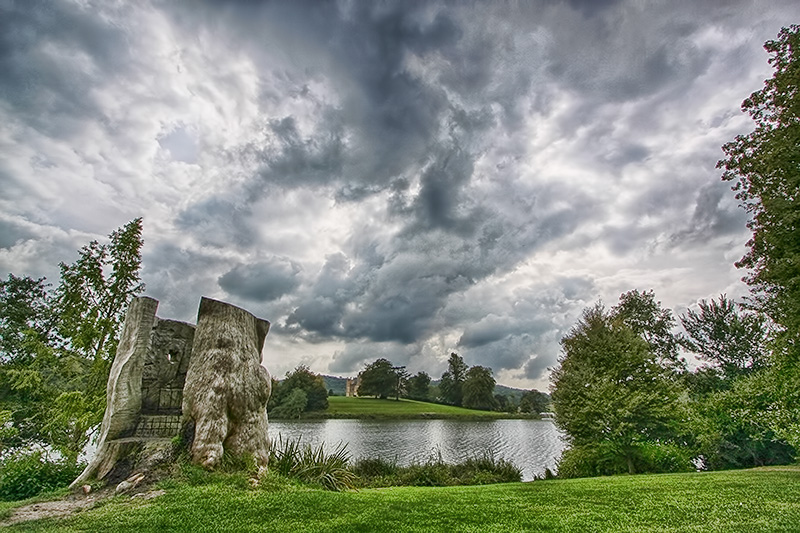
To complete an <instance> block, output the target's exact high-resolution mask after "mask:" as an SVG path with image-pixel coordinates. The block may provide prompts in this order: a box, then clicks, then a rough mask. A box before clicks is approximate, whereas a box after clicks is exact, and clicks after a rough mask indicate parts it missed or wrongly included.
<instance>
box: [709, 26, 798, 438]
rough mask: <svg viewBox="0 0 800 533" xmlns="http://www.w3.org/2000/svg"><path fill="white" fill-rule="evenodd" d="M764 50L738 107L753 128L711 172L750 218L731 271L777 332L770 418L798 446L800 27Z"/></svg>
mask: <svg viewBox="0 0 800 533" xmlns="http://www.w3.org/2000/svg"><path fill="white" fill-rule="evenodd" d="M764 48H765V49H766V51H767V52H768V53H769V54H770V56H771V57H770V59H769V63H770V65H772V67H773V69H774V71H773V75H772V77H771V78H770V79H768V80H766V81H765V82H764V87H763V88H762V89H761V90H758V91H756V92H754V93H753V94H751V95H750V97H749V98H747V99H745V101H744V102H743V103H742V110H743V111H744V112H746V113H748V114H749V115H750V117H751V118H752V119H753V121H754V122H755V129H754V131H753V132H751V133H749V134H747V135H739V136H737V137H736V138H735V139H734V140H733V141H730V142H729V143H727V144H725V145H724V146H723V147H722V149H723V151H724V152H725V157H724V158H723V159H721V160H720V161H719V162H718V163H717V167H718V168H723V169H724V172H723V174H722V179H723V180H725V181H730V182H732V183H733V185H732V188H733V190H734V191H736V198H738V199H739V201H740V205H741V206H742V207H743V208H744V209H745V210H746V211H747V212H748V213H749V215H750V219H749V221H748V227H749V228H750V230H751V231H752V237H751V238H750V240H749V241H748V243H747V253H746V254H745V255H744V257H742V259H741V260H739V261H738V262H737V263H736V266H738V267H740V268H746V269H748V270H749V272H748V274H747V276H746V277H745V281H746V282H747V283H748V284H749V285H750V288H751V291H752V294H753V298H752V304H753V305H754V306H755V307H756V308H758V309H759V310H761V311H763V312H765V313H766V314H767V315H768V316H769V317H770V318H771V319H772V320H773V321H774V322H775V324H777V325H778V326H779V334H778V336H777V339H776V342H775V343H774V349H773V354H772V358H773V365H774V366H775V367H776V369H775V370H773V371H771V372H772V374H773V375H774V376H775V378H776V382H775V383H774V384H773V386H772V388H773V389H774V390H775V395H774V397H775V398H776V402H775V403H773V404H772V405H771V406H770V409H769V416H770V417H771V418H774V419H776V420H780V422H779V423H778V424H776V425H775V426H774V427H773V429H774V430H775V431H776V432H777V433H779V434H782V435H784V437H785V438H787V439H789V440H790V442H792V443H793V444H794V445H795V446H800V414H798V413H800V410H798V409H797V406H798V405H800V238H798V235H799V234H800V25H792V26H789V27H786V28H783V29H781V31H780V32H779V33H778V38H777V39H775V40H770V41H767V42H766V43H765V44H764Z"/></svg>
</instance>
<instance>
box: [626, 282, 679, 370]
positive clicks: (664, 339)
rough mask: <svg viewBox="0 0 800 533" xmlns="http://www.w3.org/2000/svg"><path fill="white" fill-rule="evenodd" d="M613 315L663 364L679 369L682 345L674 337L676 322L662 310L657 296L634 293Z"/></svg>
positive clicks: (650, 293) (628, 295)
mask: <svg viewBox="0 0 800 533" xmlns="http://www.w3.org/2000/svg"><path fill="white" fill-rule="evenodd" d="M611 312H612V313H613V314H614V316H616V317H617V318H618V319H619V320H621V321H622V323H623V324H625V325H626V326H628V327H629V328H630V329H631V331H633V332H634V333H635V334H636V335H638V336H640V337H641V338H642V339H644V340H645V341H646V342H647V344H648V345H649V346H650V350H651V351H652V352H653V353H654V354H656V355H657V356H658V358H659V359H660V360H661V362H662V363H665V364H669V365H671V366H679V365H680V363H679V361H678V342H677V339H676V338H675V335H673V333H672V328H673V327H674V326H675V318H674V317H673V316H672V313H671V312H670V310H669V309H664V308H663V307H661V302H658V301H656V296H655V293H654V292H653V291H652V290H650V291H641V292H640V291H639V290H632V291H628V292H626V293H623V294H622V295H620V297H619V303H618V304H617V305H615V306H614V307H613V308H612V309H611Z"/></svg>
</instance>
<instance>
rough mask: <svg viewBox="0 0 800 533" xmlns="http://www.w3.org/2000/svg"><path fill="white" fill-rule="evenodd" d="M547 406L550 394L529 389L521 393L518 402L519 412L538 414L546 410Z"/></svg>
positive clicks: (548, 405)
mask: <svg viewBox="0 0 800 533" xmlns="http://www.w3.org/2000/svg"><path fill="white" fill-rule="evenodd" d="M549 407H550V396H549V395H547V394H545V393H544V392H540V391H538V390H536V389H531V390H529V391H525V392H524V393H522V399H520V402H519V410H520V412H523V413H532V414H535V415H538V414H539V413H544V412H547V410H548V409H549Z"/></svg>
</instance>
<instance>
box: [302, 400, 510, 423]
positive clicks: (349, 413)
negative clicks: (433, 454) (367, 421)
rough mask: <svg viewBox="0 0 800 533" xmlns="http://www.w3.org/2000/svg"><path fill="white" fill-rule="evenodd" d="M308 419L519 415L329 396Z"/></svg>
mask: <svg viewBox="0 0 800 533" xmlns="http://www.w3.org/2000/svg"><path fill="white" fill-rule="evenodd" d="M307 416H308V417H309V418H315V417H317V418H519V416H518V415H510V414H508V413H498V412H494V411H477V410H474V409H464V408H463V407H455V406H452V405H442V404H438V403H428V402H419V401H416V400H406V399H402V398H401V399H400V400H394V399H385V400H381V399H379V398H358V397H347V396H329V397H328V409H327V410H325V411H317V412H311V413H307Z"/></svg>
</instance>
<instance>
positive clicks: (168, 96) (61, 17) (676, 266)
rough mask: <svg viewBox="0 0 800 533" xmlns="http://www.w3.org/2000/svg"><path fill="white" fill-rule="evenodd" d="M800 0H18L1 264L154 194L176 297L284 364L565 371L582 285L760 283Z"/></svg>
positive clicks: (345, 371) (155, 272) (674, 290)
mask: <svg viewBox="0 0 800 533" xmlns="http://www.w3.org/2000/svg"><path fill="white" fill-rule="evenodd" d="M799 21H800V6H798V5H797V4H796V2H791V1H785V2H784V1H772V2H757V1H751V2H728V1H725V2H723V1H719V2H716V1H714V2H711V1H709V2H694V1H692V2H688V1H687V2H673V1H661V2H651V1H633V0H631V1H605V2H597V1H591V0H583V1H580V0H572V1H564V2H553V1H544V0H543V1H539V2H536V1H532V2H519V3H517V2H458V3H454V2H405V1H399V0H398V1H395V2H359V1H342V2H297V1H285V2H247V3H244V2H217V1H208V2H205V3H203V2H195V1H185V2H172V1H141V2H122V1H119V2H117V1H96V2H94V1H89V0H82V1H78V0H75V1H67V0H61V1H56V0H53V1H30V0H0V190H2V194H0V274H2V275H3V277H5V276H6V275H7V273H9V272H13V273H14V274H16V275H30V276H34V277H39V276H47V277H48V279H49V280H51V281H54V282H55V281H56V280H57V275H58V268H57V265H58V263H59V261H65V262H71V261H72V260H74V259H75V257H76V250H77V249H78V248H79V247H80V246H82V245H83V244H85V243H86V242H88V241H89V240H91V239H94V238H100V237H102V236H104V235H107V234H108V233H109V232H110V231H112V230H113V229H115V228H117V227H119V226H121V225H123V224H125V223H126V222H128V221H129V220H131V219H133V218H135V217H139V216H142V217H144V239H145V247H144V260H143V269H142V277H143V279H144V281H145V283H146V284H147V292H146V294H148V295H150V296H152V297H154V298H157V299H158V300H160V301H161V306H160V309H159V315H160V316H162V317H166V318H177V319H182V320H188V321H193V320H194V315H195V313H196V310H197V304H198V302H199V299H200V296H203V295H204V296H209V297H213V298H219V299H223V300H226V301H230V302H232V303H235V304H238V305H241V306H243V307H245V308H246V309H248V310H250V311H252V312H254V313H255V314H257V315H259V316H261V317H264V318H266V319H268V320H270V321H271V322H272V324H273V326H272V330H271V332H270V334H269V337H268V342H267V344H266V347H265V352H264V354H265V365H266V366H267V367H268V368H269V369H270V371H272V372H273V374H276V375H282V374H283V373H284V372H286V371H287V370H291V369H292V368H293V367H294V366H296V365H298V364H300V363H304V364H307V365H309V366H310V367H311V369H312V370H314V371H317V372H324V373H332V374H339V375H354V374H355V373H357V372H358V370H360V369H361V368H362V367H363V365H364V363H365V362H370V361H373V360H375V359H376V358H377V357H387V358H389V359H390V360H392V361H393V362H394V363H395V364H405V365H407V367H408V370H409V371H411V372H412V373H413V372H417V371H420V370H425V371H427V372H429V373H430V374H432V375H434V376H438V375H439V374H441V372H442V371H443V370H444V367H445V364H446V360H447V356H448V355H449V353H450V352H452V351H456V352H458V353H460V354H461V355H462V356H463V357H464V359H465V361H466V362H467V363H468V364H470V365H474V364H481V365H485V366H489V367H491V368H492V369H494V372H495V376H496V377H497V379H498V381H500V382H502V383H505V384H509V385H516V386H520V387H538V388H540V389H546V387H547V368H548V367H552V366H553V365H554V364H555V363H556V360H557V357H558V355H559V344H558V341H559V339H560V338H561V336H563V335H564V334H565V333H566V332H567V331H568V330H569V328H570V327H571V326H572V325H573V324H574V323H575V321H576V319H577V318H578V317H579V316H580V313H581V311H582V310H583V309H584V308H585V307H587V306H589V305H591V304H592V303H594V302H595V301H597V300H598V299H602V300H603V301H604V302H606V303H607V304H609V305H613V304H614V303H616V301H617V298H618V297H619V294H620V293H622V292H624V291H628V290H631V289H640V290H649V289H653V290H654V291H655V293H656V296H657V298H658V299H659V300H660V301H662V302H663V304H664V305H665V306H666V307H668V308H670V309H672V310H673V311H674V312H676V313H681V312H684V311H685V310H686V309H687V308H688V307H690V306H692V305H694V304H695V303H696V302H697V300H699V299H701V298H710V297H714V296H716V295H718V294H720V293H727V294H728V295H729V296H732V297H741V296H742V295H744V294H745V293H746V290H747V289H746V287H745V286H744V285H743V284H742V283H741V282H740V281H739V280H740V278H741V277H742V275H743V272H740V271H737V269H736V268H735V267H734V266H733V263H734V261H736V260H737V259H738V258H740V257H741V255H742V254H743V252H744V245H745V243H746V241H747V239H748V232H747V230H746V228H745V222H746V216H745V214H744V213H743V212H742V210H741V209H739V208H738V207H737V203H736V200H735V199H734V197H733V193H732V192H731V191H730V190H729V188H728V186H727V185H726V184H724V183H722V182H721V181H720V179H719V176H720V172H719V171H718V170H716V169H715V163H716V162H717V160H718V159H719V158H720V157H721V156H722V152H721V150H720V146H721V145H722V144H723V143H725V142H726V141H728V140H731V139H732V138H733V137H734V136H735V135H737V134H739V133H746V132H748V131H750V130H751V129H752V126H751V122H750V120H749V119H748V118H747V117H746V116H745V115H743V114H742V113H741V111H740V110H739V106H740V104H741V101H742V100H743V99H744V98H745V97H747V96H748V95H749V94H750V93H751V92H752V91H754V90H757V89H759V88H760V87H761V85H762V83H763V80H764V79H765V78H767V77H769V76H770V74H771V70H770V67H769V65H768V64H767V54H766V52H764V50H763V49H762V44H763V42H764V41H765V40H768V39H771V38H775V36H776V35H777V33H778V31H779V30H780V28H781V27H782V26H787V25H789V24H792V23H797V22H799Z"/></svg>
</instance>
